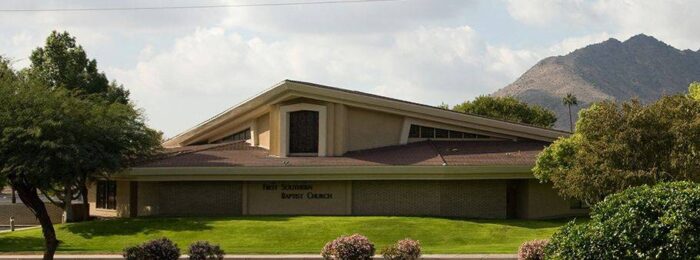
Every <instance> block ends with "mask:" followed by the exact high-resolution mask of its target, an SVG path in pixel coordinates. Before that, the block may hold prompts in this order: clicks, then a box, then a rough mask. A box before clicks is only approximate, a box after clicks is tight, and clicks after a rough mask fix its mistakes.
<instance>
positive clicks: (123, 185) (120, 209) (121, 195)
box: [88, 181, 131, 217]
mask: <svg viewBox="0 0 700 260" xmlns="http://www.w3.org/2000/svg"><path fill="white" fill-rule="evenodd" d="M130 194H131V191H130V185H129V182H128V181H117V197H116V199H117V209H116V210H114V209H99V208H97V207H96V206H97V183H92V184H90V187H88V203H89V204H90V215H91V216H97V217H128V216H129V210H130V208H129V206H130V205H129V204H130V203H129V196H130Z"/></svg>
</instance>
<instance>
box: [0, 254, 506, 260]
mask: <svg viewBox="0 0 700 260" xmlns="http://www.w3.org/2000/svg"><path fill="white" fill-rule="evenodd" d="M0 259H20V260H30V259H31V260H34V259H41V256H40V255H0ZM55 259H75V260H86V259H92V260H114V259H123V258H122V256H121V255H56V258H55ZM180 259H188V258H187V257H185V256H183V257H181V258H180ZM225 259H235V260H274V259H280V260H320V259H322V258H321V256H320V255H226V257H225ZM375 259H382V257H381V256H375ZM422 259H425V260H462V259H464V260H477V259H486V260H514V259H518V257H517V255H511V254H466V255H424V256H423V257H422Z"/></svg>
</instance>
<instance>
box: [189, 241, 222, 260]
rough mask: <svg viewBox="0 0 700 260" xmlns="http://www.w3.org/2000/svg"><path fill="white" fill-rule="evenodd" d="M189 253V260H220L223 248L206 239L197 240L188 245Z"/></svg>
mask: <svg viewBox="0 0 700 260" xmlns="http://www.w3.org/2000/svg"><path fill="white" fill-rule="evenodd" d="M189 255H190V259H191V260H222V259H224V250H221V248H220V247H219V245H212V244H210V243H209V242H208V241H197V242H194V243H192V244H191V245H190V248H189Z"/></svg>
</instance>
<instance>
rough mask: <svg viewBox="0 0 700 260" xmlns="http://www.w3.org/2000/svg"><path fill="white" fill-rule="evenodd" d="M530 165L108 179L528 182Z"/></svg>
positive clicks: (178, 172) (145, 171)
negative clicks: (502, 180) (499, 180)
mask: <svg viewBox="0 0 700 260" xmlns="http://www.w3.org/2000/svg"><path fill="white" fill-rule="evenodd" d="M531 169H532V165H473V166H411V165H394V166H308V167H306V166H305V167H296V166H295V167H143V168H132V169H130V170H128V171H127V172H124V173H121V174H117V175H114V176H112V178H113V179H116V180H131V181H282V180H285V181H312V180H317V181H318V180H323V181H330V180H483V179H532V178H534V176H533V175H532V171H531Z"/></svg>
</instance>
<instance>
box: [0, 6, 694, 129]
mask: <svg viewBox="0 0 700 260" xmlns="http://www.w3.org/2000/svg"><path fill="white" fill-rule="evenodd" d="M318 1H323V0H276V1H273V0H247V1H236V0H227V1H226V0H221V1H216V0H162V1H149V2H145V1H136V0H127V1H106V0H105V1H26V0H16V1H15V0H4V1H2V2H0V9H3V10H8V9H47V8H49V9H51V8H59V9H61V8H111V7H157V6H192V5H200V6H201V5H222V4H261V3H291V2H318ZM697 10H700V1H679V0H665V1H661V0H659V1H653V0H648V1H632V0H610V1H605V0H597V1H581V0H573V1H557V0H527V1H505V0H504V1H486V0H485V1H466V0H403V1H400V0H399V1H381V2H362V3H335V4H308V5H289V6H259V7H238V8H202V9H176V10H172V9H171V10H128V11H82V12H7V11H0V16H2V18H1V19H0V55H3V56H6V57H10V58H12V59H13V60H15V63H14V66H16V67H17V68H22V67H24V66H27V63H28V61H27V58H26V57H28V55H29V53H30V52H31V50H32V49H34V48H36V47H37V46H39V45H42V44H43V41H44V39H45V37H46V36H47V35H48V34H49V32H51V30H66V31H68V32H70V33H71V34H73V35H74V36H76V37H77V38H78V41H79V43H80V44H81V45H82V46H83V47H84V48H85V49H86V51H87V52H88V55H89V56H91V57H93V58H95V59H97V61H98V66H99V67H100V69H101V70H103V71H105V73H106V74H107V75H108V77H109V78H110V79H114V80H117V81H118V82H120V83H122V84H124V86H125V87H126V88H128V89H129V90H130V91H131V93H132V99H133V100H134V102H135V103H136V104H137V105H138V106H139V107H141V108H143V109H144V110H145V113H146V115H147V117H148V120H149V123H150V125H151V126H152V127H154V128H157V129H160V130H162V131H163V132H164V133H165V134H166V136H168V137H170V136H173V135H175V134H177V133H179V132H181V131H183V130H186V129H187V128H189V127H192V126H194V125H195V124H197V123H199V122H201V121H203V120H206V119H207V118H209V117H211V116H213V115H215V114H216V113H218V112H221V111H223V110H225V109H226V108H228V107H230V106H233V105H235V104H237V103H238V102H240V101H243V100H244V99H246V98H249V97H251V96H252V95H255V94H257V93H259V92H260V91H263V90H265V89H266V88H268V87H270V86H272V85H273V84H275V83H277V82H279V81H281V80H283V79H296V80H303V81H310V82H315V83H320V84H328V85H332V86H336V87H342V88H347V89H354V90H360V91H365V92H370V93H375V94H379V95H386V96H391V97H395V98H400V99H406V100H411V101H416V102H421V103H425V104H431V105H437V104H440V103H441V102H446V103H449V104H455V103H457V102H461V101H463V100H469V99H472V98H474V97H475V96H478V95H483V94H488V93H491V92H493V91H495V90H497V89H499V88H501V87H503V86H505V85H507V84H508V83H510V82H512V81H514V80H515V79H516V78H517V77H518V76H519V75H521V74H522V73H523V72H525V70H527V69H528V68H529V67H530V66H532V65H534V64H535V63H536V62H537V61H538V60H540V59H542V58H545V57H547V56H552V55H565V54H567V53H568V52H570V51H572V50H575V49H577V48H580V47H583V46H586V45H588V44H590V43H595V42H599V41H603V40H606V39H608V38H611V37H613V38H618V39H620V40H625V39H627V38H629V37H630V36H632V35H634V34H638V33H645V34H648V35H652V36H654V37H656V38H658V39H660V40H662V41H665V42H666V43H669V44H671V45H673V46H675V47H677V48H679V49H692V50H697V49H698V48H700V29H699V28H698V26H697V25H698V24H700V15H697V13H696V11H697Z"/></svg>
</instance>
